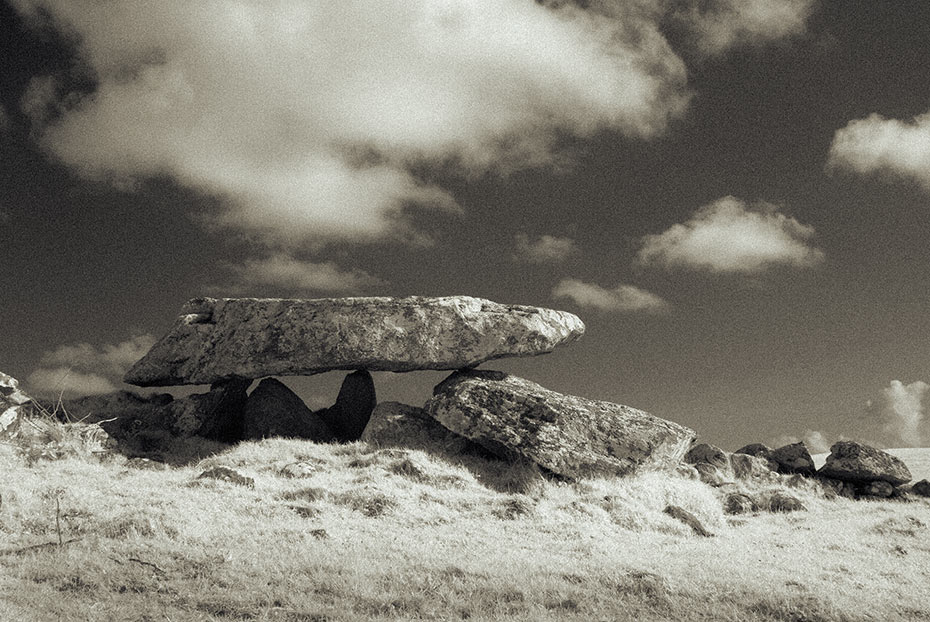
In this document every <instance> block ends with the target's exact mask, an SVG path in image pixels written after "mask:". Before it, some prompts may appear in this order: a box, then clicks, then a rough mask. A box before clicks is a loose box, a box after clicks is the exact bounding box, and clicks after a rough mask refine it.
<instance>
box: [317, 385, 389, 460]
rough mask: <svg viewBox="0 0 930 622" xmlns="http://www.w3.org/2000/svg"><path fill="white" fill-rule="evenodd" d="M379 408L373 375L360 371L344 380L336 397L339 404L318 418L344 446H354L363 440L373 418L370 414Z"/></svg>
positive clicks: (321, 412)
mask: <svg viewBox="0 0 930 622" xmlns="http://www.w3.org/2000/svg"><path fill="white" fill-rule="evenodd" d="M377 405H378V399H377V397H376V396H375V383H374V381H373V380H372V378H371V374H370V373H368V372H367V371H365V370H359V371H356V372H353V373H351V374H349V375H347V376H346V377H345V380H343V381H342V387H340V389H339V395H338V397H336V404H335V405H333V406H332V407H330V408H326V409H324V410H321V411H320V412H319V415H320V418H321V419H323V421H325V422H326V425H328V426H329V429H331V430H332V431H333V432H335V434H336V438H337V439H339V440H340V441H341V442H343V443H351V442H352V441H357V440H359V439H360V438H361V436H362V432H364V431H365V426H366V425H368V420H369V419H370V418H371V411H373V410H374V409H375V406H377Z"/></svg>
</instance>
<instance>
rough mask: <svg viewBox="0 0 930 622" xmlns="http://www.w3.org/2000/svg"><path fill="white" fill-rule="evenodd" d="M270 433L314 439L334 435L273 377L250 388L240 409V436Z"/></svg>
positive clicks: (331, 438)
mask: <svg viewBox="0 0 930 622" xmlns="http://www.w3.org/2000/svg"><path fill="white" fill-rule="evenodd" d="M271 436H285V437H290V438H306V439H309V440H312V441H315V442H318V443H329V442H332V441H334V440H335V439H336V435H335V434H334V433H333V431H332V429H331V428H330V427H329V426H328V425H327V424H326V422H325V421H323V419H322V418H321V417H320V415H319V414H318V413H315V412H313V411H312V410H310V409H309V408H307V405H306V404H304V402H303V400H302V399H300V397H298V395H297V394H296V393H294V392H293V391H291V390H290V389H289V388H288V387H287V386H286V385H285V384H284V383H283V382H281V381H280V380H276V379H275V378H265V379H264V380H262V381H261V382H259V383H258V386H257V387H255V389H253V390H252V393H251V394H250V395H249V397H248V399H247V400H246V402H245V406H244V407H243V413H242V437H243V439H246V440H249V439H261V438H268V437H271Z"/></svg>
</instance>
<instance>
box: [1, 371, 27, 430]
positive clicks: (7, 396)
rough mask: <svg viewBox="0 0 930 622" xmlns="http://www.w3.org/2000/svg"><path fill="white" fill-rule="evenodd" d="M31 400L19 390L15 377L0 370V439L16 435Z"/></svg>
mask: <svg viewBox="0 0 930 622" xmlns="http://www.w3.org/2000/svg"><path fill="white" fill-rule="evenodd" d="M31 402H32V398H31V397H29V396H28V395H26V394H25V393H23V391H21V390H20V388H19V381H18V380H16V378H14V377H13V376H9V375H7V374H5V373H3V372H0V439H12V438H15V437H16V436H18V434H19V429H20V427H21V425H22V421H23V417H24V416H26V415H27V414H28V411H30V410H31V409H30V403H31Z"/></svg>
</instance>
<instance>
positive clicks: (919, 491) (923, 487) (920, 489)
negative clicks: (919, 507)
mask: <svg viewBox="0 0 930 622" xmlns="http://www.w3.org/2000/svg"><path fill="white" fill-rule="evenodd" d="M911 492H912V493H914V494H915V495H920V496H921V497H930V480H925V479H922V480H920V481H919V482H917V483H915V484H914V485H913V486H911Z"/></svg>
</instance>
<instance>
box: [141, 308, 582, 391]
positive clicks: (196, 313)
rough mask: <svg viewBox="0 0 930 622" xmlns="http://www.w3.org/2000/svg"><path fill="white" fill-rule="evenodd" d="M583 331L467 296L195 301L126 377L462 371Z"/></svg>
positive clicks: (550, 316)
mask: <svg viewBox="0 0 930 622" xmlns="http://www.w3.org/2000/svg"><path fill="white" fill-rule="evenodd" d="M583 333H584V324H583V323H582V322H581V320H580V319H578V317H577V316H575V315H572V314H571V313H567V312H564V311H554V310H552V309H543V308H539V307H527V306H522V305H502V304H498V303H496V302H491V301H489V300H482V299H480V298H471V297H468V296H450V297H445V298H426V297H422V296H412V297H409V298H330V299H318V300H285V299H277V298H268V299H256V298H223V299H215V298H197V299H194V300H191V301H189V302H188V303H187V304H186V305H185V306H184V307H183V308H182V309H181V315H180V317H179V318H178V320H177V321H176V322H175V325H174V327H173V328H172V329H171V330H170V331H169V332H168V334H166V335H165V336H164V337H162V338H161V339H160V340H159V341H158V342H157V343H156V344H155V345H154V346H152V349H151V350H149V352H148V354H146V355H145V356H144V357H143V358H142V359H141V360H139V361H138V362H137V363H136V364H135V365H133V366H132V368H131V369H130V370H129V371H128V372H127V373H126V377H125V380H126V382H128V383H129V384H135V385H139V386H169V385H182V384H207V383H212V382H218V381H222V380H229V379H233V378H263V377H265V376H300V375H310V374H317V373H321V372H326V371H331V370H337V369H348V370H354V369H367V370H370V371H395V372H402V371H415V370H420V369H461V368H465V367H474V366H475V365H478V364H479V363H482V362H483V361H488V360H491V359H496V358H501V357H507V356H534V355H537V354H545V353H547V352H551V351H552V349H553V348H555V347H556V346H558V345H560V344H565V343H571V342H572V341H575V340H576V339H578V338H579V337H581V335H582V334H583Z"/></svg>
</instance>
